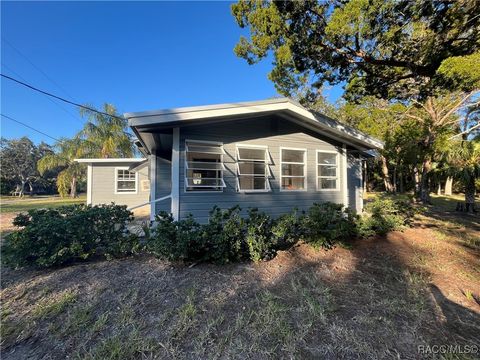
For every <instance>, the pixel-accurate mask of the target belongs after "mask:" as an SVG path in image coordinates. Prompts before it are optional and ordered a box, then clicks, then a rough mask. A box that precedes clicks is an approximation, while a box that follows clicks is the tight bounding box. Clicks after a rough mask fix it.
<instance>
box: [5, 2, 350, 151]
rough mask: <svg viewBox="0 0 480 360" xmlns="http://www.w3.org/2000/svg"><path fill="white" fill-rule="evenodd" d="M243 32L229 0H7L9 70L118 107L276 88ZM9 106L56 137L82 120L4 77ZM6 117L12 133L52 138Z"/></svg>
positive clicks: (244, 96)
mask: <svg viewBox="0 0 480 360" xmlns="http://www.w3.org/2000/svg"><path fill="white" fill-rule="evenodd" d="M242 33H243V34H245V35H246V31H245V30H242V29H240V28H239V27H238V26H237V25H236V23H235V21H234V19H233V17H232V16H231V14H230V3H228V2H142V3H138V2H137V3H130V2H43V3H40V2H35V3H33V2H2V4H1V34H2V47H1V61H2V73H4V74H6V75H9V76H12V77H15V78H18V79H20V80H23V81H25V82H27V83H29V84H32V85H34V86H36V87H39V88H41V89H43V90H46V91H49V92H52V93H55V94H58V95H60V96H62V97H65V98H68V99H70V100H73V101H76V102H79V103H88V104H93V105H95V106H100V105H101V104H102V103H104V102H109V103H112V104H114V105H115V106H117V108H118V111H119V112H120V113H123V112H129V111H143V110H152V109H160V108H170V107H178V106H190V105H191V106H194V105H203V104H214V103H223V102H236V101H247V100H259V99H265V98H269V97H272V96H275V95H276V91H275V89H274V86H273V84H272V83H271V82H270V81H269V80H268V79H267V73H268V72H269V71H270V69H271V63H270V62H269V61H263V62H261V63H260V64H257V65H254V66H249V65H248V64H247V63H246V62H245V61H244V60H243V59H240V58H238V57H236V56H235V54H234V53H233V47H234V46H235V44H236V42H237V41H238V39H239V37H240V35H241V34H242ZM12 46H13V47H12ZM22 55H23V56H22ZM32 64H33V65H32ZM39 69H40V70H39ZM326 95H327V96H328V97H329V99H330V100H332V101H333V100H336V99H337V98H338V96H340V95H341V89H340V88H338V87H336V88H334V89H332V90H329V91H328V92H327V94H326ZM1 111H2V113H3V114H5V115H8V116H11V117H13V118H15V119H17V120H19V121H22V122H25V123H27V124H29V125H31V126H33V127H35V128H37V129H39V130H42V131H43V132H45V133H47V134H49V135H51V136H53V137H57V138H58V137H61V136H72V135H73V134H75V133H76V132H77V131H78V130H79V129H80V128H81V127H82V122H83V120H82V119H81V118H80V116H79V115H78V110H77V109H76V108H75V107H72V106H70V105H67V104H63V103H61V102H58V101H56V100H53V101H52V100H50V99H48V98H47V97H45V96H44V95H41V94H36V93H34V92H32V91H31V90H28V89H25V88H22V87H20V86H18V85H16V84H13V83H11V82H9V81H8V80H4V79H2V83H1ZM1 125H2V126H1V133H2V136H4V137H7V138H15V137H21V136H23V135H28V136H29V137H30V138H31V139H32V140H34V141H35V142H39V141H41V140H45V141H47V142H49V143H52V140H51V139H49V138H48V137H45V136H43V135H40V134H37V133H35V132H33V131H32V130H29V129H26V128H24V127H23V126H21V125H18V124H16V123H14V122H11V121H10V120H7V119H3V118H2V121H1Z"/></svg>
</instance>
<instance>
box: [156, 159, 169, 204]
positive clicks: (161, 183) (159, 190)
mask: <svg viewBox="0 0 480 360" xmlns="http://www.w3.org/2000/svg"><path fill="white" fill-rule="evenodd" d="M156 166H157V183H156V188H155V192H156V194H155V196H156V198H157V199H160V198H161V197H164V196H167V195H170V193H171V191H172V162H171V161H168V160H165V159H162V158H159V157H157V163H156ZM159 211H167V212H170V211H171V200H169V199H167V200H163V201H159V202H157V203H156V204H155V212H156V213H158V212H159Z"/></svg>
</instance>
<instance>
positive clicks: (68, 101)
mask: <svg viewBox="0 0 480 360" xmlns="http://www.w3.org/2000/svg"><path fill="white" fill-rule="evenodd" d="M0 75H1V76H2V77H4V78H6V79H8V80H11V81H14V82H16V83H18V84H20V85H23V86H25V87H27V88H29V89H32V90H34V91H37V92H39V93H42V94H44V95H47V96H51V97H53V98H55V99H58V100H60V101H63V102H66V103H67V104H70V105H74V106H78V107H80V108H82V109H86V110H89V111H92V112H95V113H97V114H101V115H104V116H109V117H112V118H115V119H119V120H125V118H123V117H120V116H116V115H112V114H108V113H106V112H103V111H98V110H96V109H93V108H91V107H89V106H85V105H81V104H77V103H75V102H73V101H70V100H67V99H64V98H62V97H60V96H57V95H54V94H52V93H49V92H47V91H44V90H41V89H39V88H36V87H34V86H32V85H29V84H27V83H24V82H23V81H20V80H17V79H15V78H13V77H11V76H8V75H5V74H0Z"/></svg>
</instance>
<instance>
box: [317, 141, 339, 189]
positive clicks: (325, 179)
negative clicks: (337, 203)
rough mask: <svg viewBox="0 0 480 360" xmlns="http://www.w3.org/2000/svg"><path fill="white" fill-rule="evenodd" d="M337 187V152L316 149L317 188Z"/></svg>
mask: <svg viewBox="0 0 480 360" xmlns="http://www.w3.org/2000/svg"><path fill="white" fill-rule="evenodd" d="M338 189H339V177H338V153H337V152H324V151H320V150H319V151H317V190H338Z"/></svg>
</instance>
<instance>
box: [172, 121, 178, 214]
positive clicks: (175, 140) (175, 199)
mask: <svg viewBox="0 0 480 360" xmlns="http://www.w3.org/2000/svg"><path fill="white" fill-rule="evenodd" d="M171 210H172V216H173V218H174V219H175V220H178V218H179V215H180V129H179V128H178V127H176V128H173V144H172V207H171Z"/></svg>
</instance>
